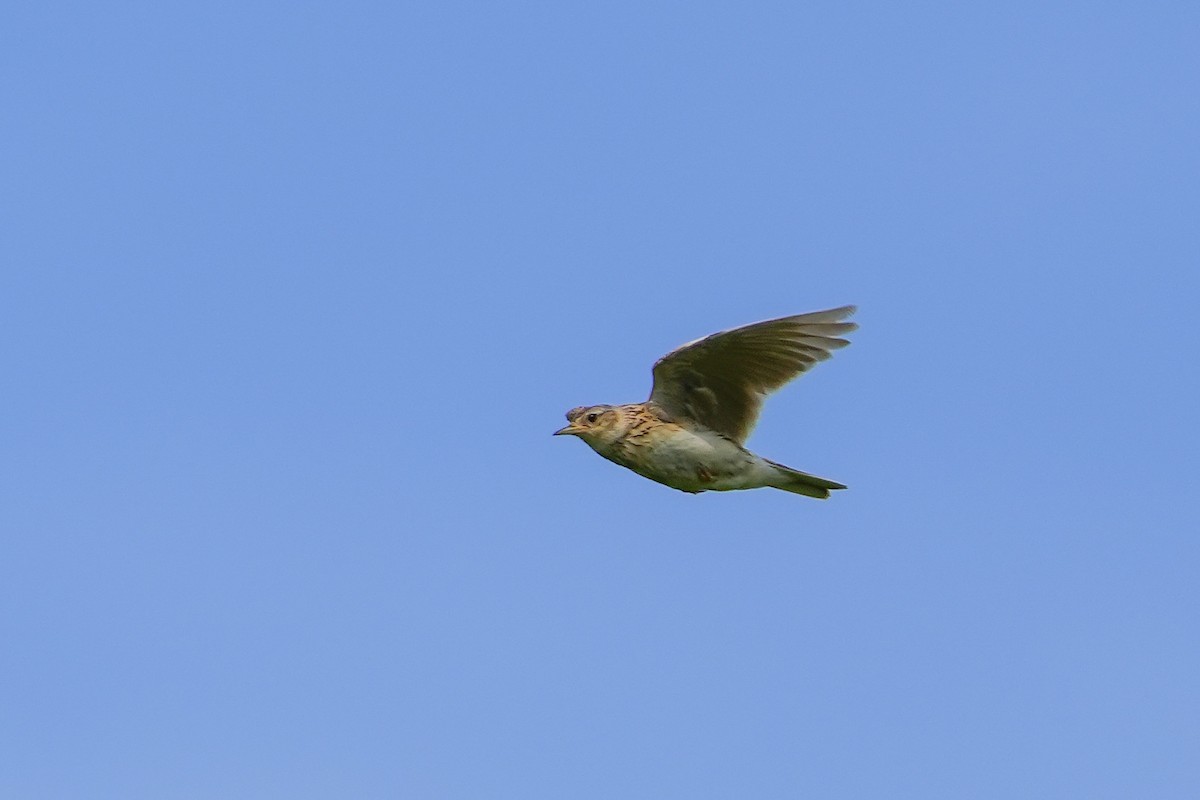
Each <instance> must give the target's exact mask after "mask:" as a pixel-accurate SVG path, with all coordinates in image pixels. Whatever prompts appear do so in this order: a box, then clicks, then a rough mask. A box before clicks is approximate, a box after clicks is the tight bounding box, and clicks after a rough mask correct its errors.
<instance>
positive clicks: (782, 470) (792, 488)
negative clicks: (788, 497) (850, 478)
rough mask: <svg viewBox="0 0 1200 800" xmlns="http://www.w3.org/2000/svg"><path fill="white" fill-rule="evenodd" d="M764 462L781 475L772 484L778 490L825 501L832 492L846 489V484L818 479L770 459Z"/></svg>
mask: <svg viewBox="0 0 1200 800" xmlns="http://www.w3.org/2000/svg"><path fill="white" fill-rule="evenodd" d="M763 460H764V461H766V462H767V463H768V464H770V465H771V466H772V467H774V468H775V470H776V473H777V474H778V475H779V481H778V482H777V483H775V482H772V483H771V484H770V485H771V486H773V487H774V488H776V489H783V490H784V491H785V492H793V493H795V494H802V495H805V496H807V497H815V498H817V499H818V500H825V499H827V498H828V497H829V492H830V490H832V489H845V488H846V486H845V484H842V483H838V482H836V481H830V480H826V479H825V478H818V477H817V476H816V475H809V474H808V473H807V472H801V471H800V470H796V469H792V468H791V467H785V466H784V465H783V464H777V463H775V462H774V461H770V460H768V459H763Z"/></svg>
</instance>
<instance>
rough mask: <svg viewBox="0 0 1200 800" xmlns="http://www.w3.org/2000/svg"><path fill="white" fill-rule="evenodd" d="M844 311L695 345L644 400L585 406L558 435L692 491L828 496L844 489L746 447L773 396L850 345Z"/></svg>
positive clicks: (658, 369)
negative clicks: (762, 490) (765, 491)
mask: <svg viewBox="0 0 1200 800" xmlns="http://www.w3.org/2000/svg"><path fill="white" fill-rule="evenodd" d="M856 310H857V309H856V307H855V306H842V307H841V308H831V309H828V310H825V311H814V312H811V313H808V314H798V315H795V316H790V317H781V318H779V319H771V320H766V321H764V322H755V323H752V324H750V325H743V326H741V327H738V328H731V329H729V330H725V331H720V332H718V333H714V334H711V335H709V336H705V337H702V338H700V339H696V340H695V341H691V342H688V343H687V344H684V345H682V346H680V347H677V348H676V349H674V350H672V351H671V352H670V353H667V354H666V355H665V356H663V357H662V358H660V359H659V360H658V361H656V362H655V364H654V368H653V379H654V383H653V387H652V388H651V390H650V397H649V399H648V400H646V402H644V403H630V404H625V405H595V406H578V407H576V408H572V409H571V410H570V411H568V412H567V415H566V416H567V423H568V424H567V425H566V427H563V428H561V429H559V430H557V431H555V432H554V434H553V435H555V436H576V437H578V438H580V439H582V440H583V441H584V442H586V443H587V444H588V446H590V447H591V448H592V449H593V450H595V451H596V452H597V453H599V454H600V455H601V456H603V457H604V458H607V459H608V460H609V461H612V462H614V463H616V464H619V465H621V466H622V467H626V468H627V469H630V470H632V471H634V472H636V473H637V474H638V475H641V476H642V477H645V478H649V479H650V480H652V481H657V482H658V483H661V484H664V485H666V486H669V487H671V488H673V489H678V490H680V491H683V492H688V493H691V494H699V493H700V492H707V491H718V492H726V491H733V490H738V489H757V488H761V487H772V488H775V489H782V490H784V491H786V492H792V493H794V494H800V495H805V496H808V497H815V498H818V499H822V500H823V499H826V498H828V497H829V493H830V492H831V491H834V490H837V489H845V488H846V486H845V485H844V484H841V483H838V482H837V481H831V480H828V479H826V478H819V477H817V476H816V475H810V474H808V473H807V472H801V471H799V470H796V469H792V468H791V467H786V466H784V465H783V464H779V463H777V462H775V461H771V460H769V459H766V458H763V457H762V456H759V455H755V454H754V453H752V452H750V451H749V450H747V449H746V448H745V446H744V444H745V441H746V437H748V436H749V435H750V432H751V430H752V429H753V428H754V425H755V423H756V422H757V421H758V416H759V412H760V411H761V409H762V404H763V400H764V399H765V397H766V396H767V395H768V394H769V393H771V392H773V391H775V390H776V389H779V388H780V387H782V386H783V385H784V384H786V383H787V382H789V381H790V380H792V379H793V378H795V377H796V376H798V375H800V374H802V373H804V372H807V371H808V370H809V369H811V368H812V367H813V366H815V365H816V364H817V363H818V362H820V361H824V360H826V359H828V358H829V357H830V356H831V355H832V354H833V351H834V350H837V349H839V348H842V347H845V346H846V345H848V344H849V343H850V342H849V341H848V340H846V339H844V338H842V337H843V336H845V335H846V334H848V333H850V332H851V331H854V330H856V329H857V328H858V325H856V324H855V323H853V322H846V321H845V320H846V318H847V317H849V316H850V315H852V314H853V313H854V312H855V311H856Z"/></svg>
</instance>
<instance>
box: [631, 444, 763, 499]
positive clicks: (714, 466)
mask: <svg viewBox="0 0 1200 800" xmlns="http://www.w3.org/2000/svg"><path fill="white" fill-rule="evenodd" d="M622 444H623V446H622V447H620V448H619V456H620V457H619V458H613V459H612V460H613V461H616V462H617V463H619V464H621V465H622V466H625V467H628V468H629V469H631V470H633V471H634V472H636V473H638V474H639V475H641V476H643V477H646V478H649V479H650V480H652V481H657V482H658V483H662V484H665V485H667V486H670V487H671V488H673V489H679V490H680V491H684V492H705V491H728V490H731V489H745V488H749V484H748V479H749V478H750V477H751V476H752V475H753V474H754V473H756V472H757V469H756V467H757V462H758V461H759V460H760V459H758V458H757V457H756V456H754V455H753V454H751V453H749V452H747V451H746V450H744V449H742V448H741V447H739V446H738V445H736V444H734V443H733V442H731V441H729V440H728V439H725V438H723V437H721V436H718V435H717V434H713V433H709V432H707V431H703V432H696V431H689V430H686V429H684V428H676V429H675V430H674V431H672V432H671V434H670V435H669V436H655V437H644V438H643V439H630V440H627V441H626V442H623V443H622ZM614 455H618V454H617V453H614ZM753 485H761V484H753Z"/></svg>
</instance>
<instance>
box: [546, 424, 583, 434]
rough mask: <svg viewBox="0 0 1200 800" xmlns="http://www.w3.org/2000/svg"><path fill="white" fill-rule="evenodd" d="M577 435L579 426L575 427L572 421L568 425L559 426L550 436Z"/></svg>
mask: <svg viewBox="0 0 1200 800" xmlns="http://www.w3.org/2000/svg"><path fill="white" fill-rule="evenodd" d="M577 435H579V428H576V427H575V423H573V422H572V423H571V424H570V425H568V426H567V427H565V428H559V429H558V430H556V431H555V432H554V433H552V434H551V436H577Z"/></svg>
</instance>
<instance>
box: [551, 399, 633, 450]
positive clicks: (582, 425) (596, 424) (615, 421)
mask: <svg viewBox="0 0 1200 800" xmlns="http://www.w3.org/2000/svg"><path fill="white" fill-rule="evenodd" d="M567 422H568V423H569V424H568V425H567V426H566V427H565V428H560V429H559V430H556V431H555V432H554V435H555V436H578V437H579V438H580V439H583V440H584V441H585V442H587V443H588V444H599V443H602V442H604V441H605V440H606V439H607V438H609V437H611V436H613V435H614V434H617V433H619V430H618V429H619V427H620V424H621V413H620V410H619V409H617V408H614V407H612V406H579V407H577V408H572V409H571V410H570V411H568V412H567Z"/></svg>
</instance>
